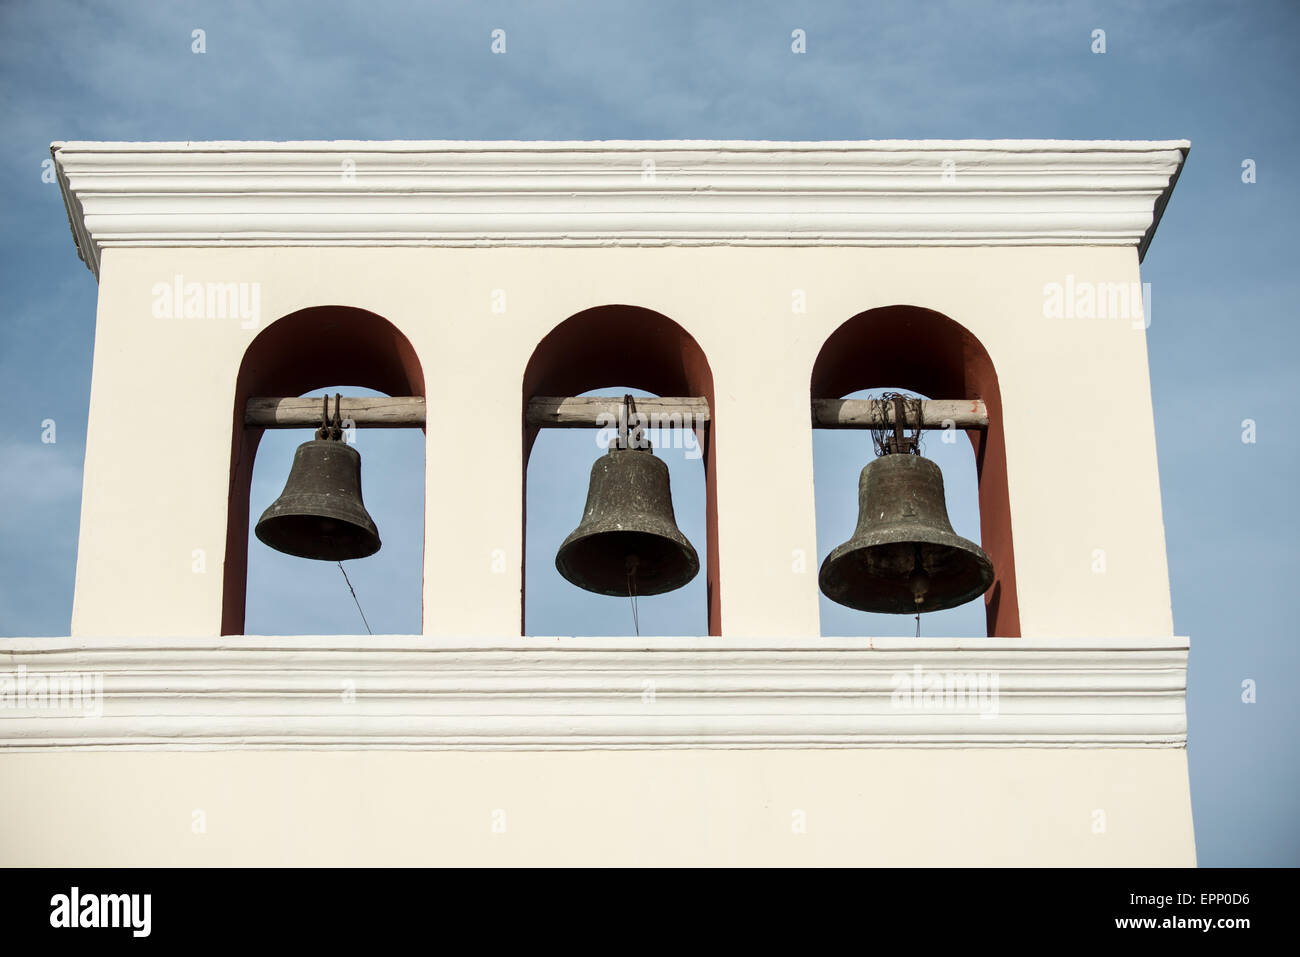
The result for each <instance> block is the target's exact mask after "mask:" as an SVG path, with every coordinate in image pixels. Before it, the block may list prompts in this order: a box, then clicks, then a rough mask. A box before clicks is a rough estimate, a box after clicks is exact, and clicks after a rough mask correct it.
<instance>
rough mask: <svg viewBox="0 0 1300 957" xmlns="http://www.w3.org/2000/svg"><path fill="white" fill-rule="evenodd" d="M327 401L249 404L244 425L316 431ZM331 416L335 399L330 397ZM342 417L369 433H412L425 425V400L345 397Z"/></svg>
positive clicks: (271, 400)
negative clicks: (386, 430) (404, 430)
mask: <svg viewBox="0 0 1300 957" xmlns="http://www.w3.org/2000/svg"><path fill="white" fill-rule="evenodd" d="M323 401H324V400H323V399H322V398H321V397H320V396H316V397H315V398H285V399H277V398H269V397H258V398H253V399H249V400H248V404H247V405H245V406H244V425H245V426H246V427H248V428H260V429H314V428H318V427H319V426H320V423H321V407H322V404H323ZM330 415H331V416H333V415H334V397H333V396H330ZM339 415H340V416H341V417H342V418H343V419H345V420H350V421H351V423H352V425H354V426H358V427H361V428H367V429H409V428H419V427H420V426H422V425H424V420H425V406H424V397H423V396H419V395H394V396H386V395H375V396H346V395H345V396H343V397H342V398H341V399H340V400H339Z"/></svg>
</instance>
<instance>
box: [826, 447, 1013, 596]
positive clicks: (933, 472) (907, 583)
mask: <svg viewBox="0 0 1300 957" xmlns="http://www.w3.org/2000/svg"><path fill="white" fill-rule="evenodd" d="M818 584H820V585H821V590H822V592H823V593H825V595H826V597H827V598H829V599H831V600H832V601H836V602H839V603H840V604H841V605H847V606H849V607H850V608H856V609H858V610H859V611H876V612H891V613H895V614H915V613H917V612H930V611H939V610H941V609H944V608H953V607H956V606H957V605H962V604H965V603H966V602H968V601H970V600H972V599H974V598H978V597H979V596H980V595H982V594H984V592H985V591H987V590H988V587H989V585H991V584H993V563H992V562H991V561H990V560H989V557H988V555H986V554H985V553H984V549H982V548H980V547H979V546H978V545H976V544H975V543H974V542H972V541H969V540H967V539H965V538H962V537H961V536H960V535H958V534H956V533H955V532H954V531H953V530H952V523H951V522H950V521H949V520H948V509H947V506H946V504H945V502H944V496H943V473H942V472H940V471H939V466H937V465H935V464H934V463H933V462H931V461H930V460H929V459H927V458H923V457H921V456H920V455H910V454H901V453H900V454H892V455H882V456H880V457H879V458H877V459H876V460H874V461H873V462H870V463H868V464H867V466H866V468H864V469H863V470H862V474H861V476H859V478H858V526H857V529H856V530H855V531H854V532H853V537H852V538H850V539H849V540H848V541H847V542H845V543H844V544H843V545H840V546H839V547H838V548H836V549H834V550H833V551H832V552H831V553H830V554H829V555H827V556H826V561H824V562H823V563H822V568H821V574H820V575H819V576H818Z"/></svg>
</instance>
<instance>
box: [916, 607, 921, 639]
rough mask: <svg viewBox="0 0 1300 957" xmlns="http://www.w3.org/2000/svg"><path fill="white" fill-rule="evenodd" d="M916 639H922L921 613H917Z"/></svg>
mask: <svg viewBox="0 0 1300 957" xmlns="http://www.w3.org/2000/svg"><path fill="white" fill-rule="evenodd" d="M916 637H918V638H920V637H921V613H920V612H919V611H918V612H917V613H916Z"/></svg>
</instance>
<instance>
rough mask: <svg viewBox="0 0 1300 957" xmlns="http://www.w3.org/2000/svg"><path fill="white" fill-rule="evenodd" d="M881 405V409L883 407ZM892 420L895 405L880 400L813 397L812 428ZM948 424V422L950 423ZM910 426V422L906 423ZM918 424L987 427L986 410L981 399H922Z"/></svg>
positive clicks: (890, 422) (867, 425)
mask: <svg viewBox="0 0 1300 957" xmlns="http://www.w3.org/2000/svg"><path fill="white" fill-rule="evenodd" d="M882 407H883V408H882ZM882 411H883V413H884V424H886V425H893V423H894V404H893V403H892V402H889V403H883V402H881V401H880V400H879V399H813V403H812V420H813V428H815V429H869V428H872V427H873V426H876V425H879V424H880V415H881V412H882ZM950 423H951V425H950ZM907 424H908V426H909V427H910V426H911V425H912V424H913V423H911V422H908V423H907ZM921 427H922V428H925V429H946V428H954V429H961V430H963V431H964V430H966V429H987V428H988V427H989V410H988V408H987V407H985V405H984V400H983V399H922V400H921Z"/></svg>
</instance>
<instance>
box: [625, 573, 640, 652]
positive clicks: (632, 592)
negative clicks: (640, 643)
mask: <svg viewBox="0 0 1300 957" xmlns="http://www.w3.org/2000/svg"><path fill="white" fill-rule="evenodd" d="M627 597H628V598H630V599H631V600H632V627H633V628H634V629H636V636H637V637H638V638H640V637H641V620H640V617H639V616H638V614H637V609H636V572H634V571H633V570H632V569H630V568H629V569H628V570H627Z"/></svg>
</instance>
